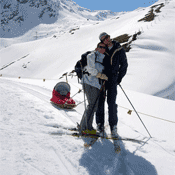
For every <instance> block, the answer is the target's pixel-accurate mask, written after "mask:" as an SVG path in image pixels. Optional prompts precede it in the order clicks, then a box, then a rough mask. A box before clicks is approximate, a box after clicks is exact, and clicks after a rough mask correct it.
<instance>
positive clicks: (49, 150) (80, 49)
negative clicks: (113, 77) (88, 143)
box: [0, 0, 175, 175]
mask: <svg viewBox="0 0 175 175" xmlns="http://www.w3.org/2000/svg"><path fill="white" fill-rule="evenodd" d="M0 2H2V1H0ZM8 2H10V1H8ZM18 2H22V0H21V1H18ZM23 2H25V1H23ZM28 2H29V1H28ZM43 2H44V1H43ZM55 2H56V1H55ZM57 2H58V1H57ZM59 2H62V1H59ZM64 2H66V3H67V4H69V3H71V2H73V1H64ZM72 7H73V6H72ZM77 7H78V6H77ZM174 7H175V4H174V0H168V1H167V0H166V1H164V0H159V1H158V2H156V3H155V4H154V5H153V6H150V7H147V8H138V9H137V10H135V11H132V12H127V13H119V14H117V16H116V15H114V16H113V17H112V18H107V19H106V20H104V21H100V20H95V19H94V20H92V18H91V20H87V19H88V18H85V17H84V16H83V15H79V14H76V13H71V12H70V13H69V12H68V10H65V9H63V10H60V11H59V14H58V15H59V17H58V19H57V20H56V21H55V22H53V23H52V24H39V25H37V26H35V27H33V28H31V29H29V30H28V31H27V32H26V33H25V34H24V35H22V36H20V37H14V38H0V42H1V43H0V44H1V45H0V111H1V112H0V174H1V175H17V174H25V175H40V174H41V175H43V174H47V175H62V174H64V175H70V174H71V175H82V174H84V175H107V174H108V175H116V174H120V175H142V174H144V175H166V174H168V175H173V174H174V172H175V167H174V162H175V147H174V143H175V135H174V133H175V127H174V124H175V120H174V106H175V101H173V100H175V72H174V70H175V61H174V55H175V49H174V43H175V38H174V36H175V35H174V31H175V29H174V14H175V8H174ZM43 8H44V7H43ZM80 12H82V14H84V15H86V14H87V15H88V14H94V17H95V15H96V14H98V13H99V12H98V11H96V12H92V13H90V12H88V11H86V10H84V11H80ZM48 13H49V12H48ZM38 14H39V11H38ZM45 15H46V14H44V15H43V18H45V17H44V16H45ZM92 16H93V15H91V17H92ZM86 17H87V16H86ZM49 19H50V18H49ZM103 31H105V32H107V33H109V34H110V35H111V38H113V39H115V40H118V41H119V42H120V43H121V44H122V45H127V46H128V50H129V52H127V53H126V54H127V59H128V63H129V67H128V71H127V74H126V76H125V77H124V79H123V80H122V83H121V85H122V87H123V89H124V90H125V92H126V94H127V96H128V97H129V99H130V101H131V102H132V104H133V105H134V107H135V109H136V110H137V112H138V115H139V116H140V119H142V121H143V123H144V124H145V126H146V128H147V130H146V128H145V127H144V126H143V123H141V121H140V120H139V117H138V115H137V114H136V113H135V112H134V110H133V108H132V107H131V105H130V103H129V101H128V99H127V98H126V96H125V94H124V93H123V92H122V90H121V89H120V87H118V95H117V104H118V112H117V114H118V119H119V121H118V134H119V135H120V136H121V137H122V138H125V137H127V138H131V139H137V140H140V141H141V142H138V143H136V142H132V141H126V140H123V141H119V144H120V146H121V154H120V155H116V154H115V153H114V148H113V143H112V140H108V139H102V138H100V139H98V140H97V141H96V143H95V144H94V145H93V146H92V147H91V148H90V149H85V148H84V146H83V145H84V141H83V140H84V139H83V138H77V137H72V136H69V135H67V134H70V132H71V131H68V130H67V129H68V128H71V127H76V125H77V122H80V121H81V117H82V115H83V113H84V110H85V106H84V105H85V104H84V103H83V102H84V94H83V92H81V93H78V94H77V92H79V90H80V89H82V85H81V84H79V83H78V81H77V77H75V76H73V75H72V76H67V80H68V83H69V84H70V86H71V97H72V98H73V99H74V100H75V102H76V104H77V106H76V108H74V109H73V110H66V109H60V108H56V107H55V106H53V105H51V103H50V99H51V97H52V91H53V88H54V86H55V85H56V84H57V83H58V82H60V81H66V76H62V75H63V73H65V72H70V71H71V70H72V69H73V68H74V65H75V63H76V62H77V60H79V59H80V56H81V54H82V53H84V52H86V51H87V50H93V49H94V48H95V47H96V45H97V43H98V42H99V39H98V36H99V34H100V33H101V32H103ZM47 34H48V35H47ZM67 75H69V74H67ZM153 95H154V96H153ZM161 97H164V98H166V99H164V98H161ZM169 99H171V100H169ZM93 127H94V128H96V122H95V120H94V122H93ZM105 131H106V133H107V134H110V133H111V132H110V126H109V122H108V105H107V104H106V105H105ZM147 131H149V133H150V134H151V136H152V137H149V135H148V132H147Z"/></svg>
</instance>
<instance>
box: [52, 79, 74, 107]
mask: <svg viewBox="0 0 175 175" xmlns="http://www.w3.org/2000/svg"><path fill="white" fill-rule="evenodd" d="M50 101H51V103H53V104H55V105H56V106H59V107H61V108H66V109H73V108H74V107H76V104H75V101H74V100H73V99H72V98H71V97H70V85H69V84H68V83H66V82H59V83H57V84H56V85H55V87H54V89H53V91H52V98H51V99H50Z"/></svg>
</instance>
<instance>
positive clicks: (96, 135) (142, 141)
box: [50, 128, 146, 144]
mask: <svg viewBox="0 0 175 175" xmlns="http://www.w3.org/2000/svg"><path fill="white" fill-rule="evenodd" d="M72 129H74V128H72ZM68 130H70V131H71V133H70V132H64V133H63V132H52V133H50V134H51V135H59V136H64V135H68V136H73V137H88V138H96V139H98V138H99V137H101V136H100V135H99V134H80V133H79V132H72V130H71V129H68ZM101 138H103V139H110V140H117V141H119V140H122V141H130V142H135V143H138V144H142V143H146V142H145V141H144V140H138V139H134V138H127V137H119V138H113V137H111V136H110V135H108V136H105V137H101Z"/></svg>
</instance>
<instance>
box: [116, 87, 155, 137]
mask: <svg viewBox="0 0 175 175" xmlns="http://www.w3.org/2000/svg"><path fill="white" fill-rule="evenodd" d="M119 86H120V88H121V90H122V91H123V93H124V94H125V96H126V98H127V99H128V101H129V103H130V104H131V106H132V107H133V109H134V111H135V113H136V114H137V116H138V117H139V119H140V121H141V122H142V124H143V126H144V127H145V129H146V131H147V132H148V134H149V136H150V137H151V134H150V133H149V131H148V129H147V128H146V126H145V124H144V123H143V121H142V119H141V118H140V116H139V114H138V113H137V111H136V109H135V108H134V106H133V105H132V103H131V101H130V100H129V98H128V96H127V95H126V93H125V91H124V90H123V88H122V86H121V85H120V84H119ZM151 138H152V137H151Z"/></svg>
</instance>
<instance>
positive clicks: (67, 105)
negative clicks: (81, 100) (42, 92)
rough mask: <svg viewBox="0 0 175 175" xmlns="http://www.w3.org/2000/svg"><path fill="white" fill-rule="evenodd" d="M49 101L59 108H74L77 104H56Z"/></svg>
mask: <svg viewBox="0 0 175 175" xmlns="http://www.w3.org/2000/svg"><path fill="white" fill-rule="evenodd" d="M51 103H52V104H53V105H55V106H58V107H59V108H63V109H73V108H75V107H76V106H77V105H76V104H57V103H54V102H52V101H51Z"/></svg>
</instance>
